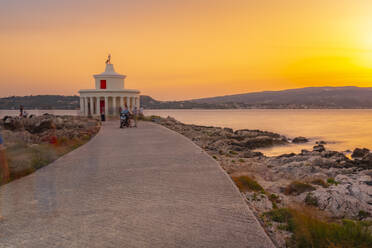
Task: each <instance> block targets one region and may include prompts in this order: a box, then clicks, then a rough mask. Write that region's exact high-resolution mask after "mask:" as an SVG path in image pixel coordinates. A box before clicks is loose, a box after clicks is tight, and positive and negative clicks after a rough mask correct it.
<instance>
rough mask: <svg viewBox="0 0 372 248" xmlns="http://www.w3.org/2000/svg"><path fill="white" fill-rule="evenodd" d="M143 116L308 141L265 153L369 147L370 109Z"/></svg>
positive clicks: (183, 112)
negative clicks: (320, 144)
mask: <svg viewBox="0 0 372 248" xmlns="http://www.w3.org/2000/svg"><path fill="white" fill-rule="evenodd" d="M28 112H29V113H30V114H36V115H41V114H44V113H50V114H55V115H77V114H78V111H77V110H30V111H28ZM17 114H18V111H16V110H15V111H13V110H0V117H1V116H4V115H17ZM145 114H146V115H160V116H163V117H167V116H172V117H174V118H176V119H177V120H179V121H181V122H184V123H188V124H197V125H205V126H220V127H230V128H233V129H244V128H247V129H260V130H267V131H272V132H276V133H280V134H282V135H285V136H287V137H289V138H294V137H296V136H305V137H308V138H310V139H311V142H310V143H308V144H304V145H288V146H281V147H274V148H271V149H265V150H262V151H263V152H264V153H265V154H267V155H280V154H283V153H290V152H300V151H301V149H311V148H312V146H313V145H314V143H315V142H316V141H318V140H324V141H326V142H327V145H326V147H327V148H328V149H330V150H336V151H346V150H353V149H354V148H356V147H366V148H369V149H371V150H372V110H329V109H322V110H307V109H306V110H304V109H301V110H298V109H278V110H268V109H252V110H251V109H249V110H145Z"/></svg>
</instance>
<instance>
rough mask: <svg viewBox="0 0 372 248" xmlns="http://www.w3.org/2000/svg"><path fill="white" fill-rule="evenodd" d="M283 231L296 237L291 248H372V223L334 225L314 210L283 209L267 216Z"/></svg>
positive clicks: (344, 222)
mask: <svg viewBox="0 0 372 248" xmlns="http://www.w3.org/2000/svg"><path fill="white" fill-rule="evenodd" d="M264 216H266V217H267V218H269V219H271V220H272V221H274V222H278V223H281V224H280V226H281V227H283V229H285V230H287V231H290V232H292V233H293V236H292V239H291V240H288V247H301V248H302V247H303V248H330V247H334V248H336V247H337V248H341V247H342V248H346V247H355V248H367V247H372V234H371V231H370V230H369V227H371V226H372V223H371V222H361V221H351V220H343V221H342V222H340V223H335V222H330V221H329V220H327V219H326V218H325V217H324V216H321V215H319V214H318V212H316V211H314V210H310V209H304V208H302V209H294V208H281V209H275V210H272V211H269V212H267V213H265V214H264Z"/></svg>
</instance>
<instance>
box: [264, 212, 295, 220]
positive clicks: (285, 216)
mask: <svg viewBox="0 0 372 248" xmlns="http://www.w3.org/2000/svg"><path fill="white" fill-rule="evenodd" d="M264 215H265V216H267V217H269V218H270V219H271V220H272V221H275V222H279V223H287V222H288V221H289V220H290V219H291V218H292V213H291V211H290V210H289V209H288V208H279V209H274V210H271V211H269V212H266V213H265V214H264Z"/></svg>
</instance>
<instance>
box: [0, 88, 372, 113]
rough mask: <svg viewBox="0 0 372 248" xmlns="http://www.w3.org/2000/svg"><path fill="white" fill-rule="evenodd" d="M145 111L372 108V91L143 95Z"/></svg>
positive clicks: (0, 103)
mask: <svg viewBox="0 0 372 248" xmlns="http://www.w3.org/2000/svg"><path fill="white" fill-rule="evenodd" d="M19 105H23V106H24V107H25V108H26V109H78V108H79V105H80V103H79V97H78V96H58V95H40V96H24V97H19V96H13V97H6V98H0V109H17V108H19ZM141 106H142V107H144V108H145V109H193V108H197V109H234V108H270V109H276V108H297V109H306V108H332V109H335V108H336V109H337V108H346V109H355V108H372V88H359V87H353V86H350V87H310V88H301V89H291V90H282V91H263V92H256V93H247V94H238V95H228V96H219V97H211V98H202V99H194V100H188V101H158V100H155V99H153V98H152V97H150V96H141Z"/></svg>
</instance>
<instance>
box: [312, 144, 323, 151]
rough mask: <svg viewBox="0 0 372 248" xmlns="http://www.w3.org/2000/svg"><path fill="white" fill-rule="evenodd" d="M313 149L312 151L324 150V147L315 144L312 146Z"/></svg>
mask: <svg viewBox="0 0 372 248" xmlns="http://www.w3.org/2000/svg"><path fill="white" fill-rule="evenodd" d="M313 151H314V152H324V151H325V147H324V146H323V145H316V146H314V147H313Z"/></svg>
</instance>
